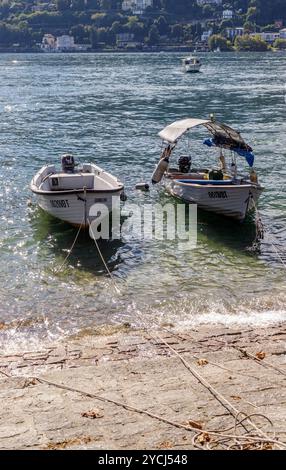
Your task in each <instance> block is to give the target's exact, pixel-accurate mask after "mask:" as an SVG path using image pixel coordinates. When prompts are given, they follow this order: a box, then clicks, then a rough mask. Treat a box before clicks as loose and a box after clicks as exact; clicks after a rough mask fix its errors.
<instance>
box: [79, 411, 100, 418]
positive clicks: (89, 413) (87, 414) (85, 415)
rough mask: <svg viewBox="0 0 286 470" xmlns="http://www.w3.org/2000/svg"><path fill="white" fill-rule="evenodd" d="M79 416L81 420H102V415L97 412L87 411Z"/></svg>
mask: <svg viewBox="0 0 286 470" xmlns="http://www.w3.org/2000/svg"><path fill="white" fill-rule="evenodd" d="M81 416H82V417H83V418H89V419H98V418H102V417H103V414H102V413H101V412H100V411H98V410H89V411H85V412H84V413H81Z"/></svg>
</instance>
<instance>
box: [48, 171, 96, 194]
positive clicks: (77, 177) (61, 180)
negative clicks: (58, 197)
mask: <svg viewBox="0 0 286 470" xmlns="http://www.w3.org/2000/svg"><path fill="white" fill-rule="evenodd" d="M49 183H50V188H51V191H71V190H73V189H82V188H84V187H86V189H94V175H93V174H91V173H71V174H70V173H55V174H53V175H51V176H49Z"/></svg>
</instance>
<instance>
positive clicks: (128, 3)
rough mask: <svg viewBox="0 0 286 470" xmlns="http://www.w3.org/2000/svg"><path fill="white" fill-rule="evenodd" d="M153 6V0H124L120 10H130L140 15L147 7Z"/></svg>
mask: <svg viewBox="0 0 286 470" xmlns="http://www.w3.org/2000/svg"><path fill="white" fill-rule="evenodd" d="M152 6H153V0H124V1H123V2H122V10H123V11H129V10H131V11H132V13H133V14H134V15H141V14H142V13H143V12H144V10H146V8H148V7H152Z"/></svg>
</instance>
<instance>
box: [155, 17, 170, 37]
mask: <svg viewBox="0 0 286 470" xmlns="http://www.w3.org/2000/svg"><path fill="white" fill-rule="evenodd" d="M154 24H155V25H156V26H157V28H158V31H159V34H160V36H167V34H168V33H169V31H170V28H169V25H168V23H167V21H166V18H165V17H164V16H159V18H158V19H157V20H156V21H155V23H154Z"/></svg>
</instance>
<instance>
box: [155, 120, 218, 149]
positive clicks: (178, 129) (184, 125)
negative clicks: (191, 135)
mask: <svg viewBox="0 0 286 470" xmlns="http://www.w3.org/2000/svg"><path fill="white" fill-rule="evenodd" d="M208 123H210V124H211V121H209V120H203V119H183V120H182V121H176V122H173V124H170V125H169V126H167V127H165V129H163V130H162V131H161V132H159V136H160V137H161V139H162V140H166V141H167V142H169V143H170V144H175V143H177V141H178V140H179V139H180V137H182V136H183V135H184V134H185V133H186V132H188V131H189V130H191V129H193V128H194V127H197V126H201V125H203V124H208Z"/></svg>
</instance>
